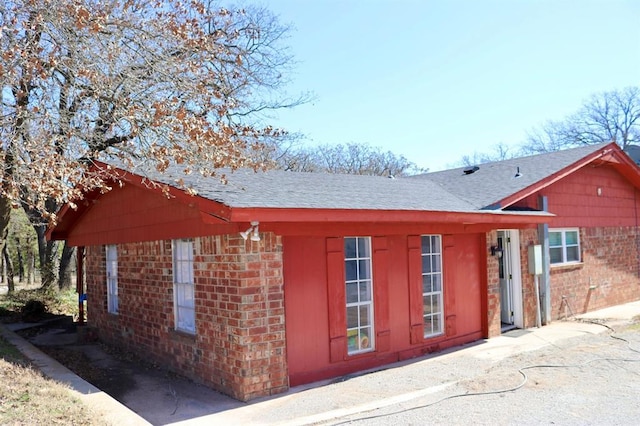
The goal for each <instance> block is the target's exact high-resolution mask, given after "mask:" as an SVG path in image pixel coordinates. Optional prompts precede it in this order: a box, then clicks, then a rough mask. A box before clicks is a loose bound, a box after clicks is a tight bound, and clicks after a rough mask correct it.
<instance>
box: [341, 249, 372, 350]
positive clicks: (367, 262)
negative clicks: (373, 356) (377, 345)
mask: <svg viewBox="0 0 640 426" xmlns="http://www.w3.org/2000/svg"><path fill="white" fill-rule="evenodd" d="M344 257H345V259H344V266H345V268H344V270H345V284H346V300H347V352H348V353H349V355H352V354H357V353H360V352H367V351H371V350H373V348H374V334H373V283H372V277H371V275H372V274H371V238H370V237H347V238H345V239H344Z"/></svg>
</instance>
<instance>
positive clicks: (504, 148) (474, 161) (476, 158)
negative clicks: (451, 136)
mask: <svg viewBox="0 0 640 426" xmlns="http://www.w3.org/2000/svg"><path fill="white" fill-rule="evenodd" d="M517 156H518V151H517V150H515V149H513V147H512V146H510V145H507V144H506V143H504V142H500V143H498V144H496V145H494V146H493V147H492V151H491V152H488V153H484V152H478V151H476V152H474V153H473V155H463V156H462V158H461V159H460V161H459V164H460V165H463V166H475V165H478V164H483V163H491V162H494V161H502V160H507V159H509V158H514V157H517Z"/></svg>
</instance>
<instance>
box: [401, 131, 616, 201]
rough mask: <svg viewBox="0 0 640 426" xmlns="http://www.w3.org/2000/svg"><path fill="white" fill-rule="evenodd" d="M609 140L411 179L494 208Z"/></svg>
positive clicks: (604, 144) (601, 146)
mask: <svg viewBox="0 0 640 426" xmlns="http://www.w3.org/2000/svg"><path fill="white" fill-rule="evenodd" d="M609 143H610V142H607V143H599V144H594V145H586V146H581V147H578V148H572V149H566V150H563V151H554V152H549V153H544V154H537V155H530V156H526V157H518V158H511V159H508V160H503V161H495V162H491V163H484V164H478V167H479V169H478V170H477V171H475V172H473V173H471V174H465V173H464V170H465V169H467V168H468V167H459V168H455V169H450V170H443V171H440V172H432V173H425V174H421V175H416V176H413V177H412V179H416V180H429V181H431V182H434V183H437V184H438V185H439V186H440V187H441V188H443V189H445V190H447V191H448V192H451V193H453V194H455V195H457V196H458V197H460V198H462V199H463V200H466V201H468V202H469V203H471V204H472V205H473V206H474V207H475V208H477V209H491V208H496V207H495V205H496V204H497V203H498V202H499V201H500V200H503V199H504V198H506V197H508V196H510V195H513V194H515V193H517V192H520V191H522V190H523V189H525V188H527V187H529V186H531V185H533V184H535V183H537V182H540V181H541V180H543V179H545V178H547V177H549V176H551V175H553V174H554V173H557V172H559V171H561V170H563V169H565V168H566V167H569V166H571V165H572V164H574V163H576V162H578V161H580V160H581V159H582V158H584V157H586V156H588V155H590V154H592V153H594V152H597V151H599V150H601V149H602V148H604V147H605V146H607V145H609ZM518 171H519V173H518ZM516 175H518V177H516Z"/></svg>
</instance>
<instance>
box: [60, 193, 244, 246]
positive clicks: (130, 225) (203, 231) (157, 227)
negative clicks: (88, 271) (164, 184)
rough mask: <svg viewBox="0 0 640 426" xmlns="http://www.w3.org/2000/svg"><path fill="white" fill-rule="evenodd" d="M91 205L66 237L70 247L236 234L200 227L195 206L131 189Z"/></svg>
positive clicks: (231, 227) (223, 228) (234, 228)
mask: <svg viewBox="0 0 640 426" xmlns="http://www.w3.org/2000/svg"><path fill="white" fill-rule="evenodd" d="M93 203H94V204H93V206H92V207H91V208H89V209H88V210H87V212H86V213H85V214H84V215H83V216H82V217H81V218H80V219H79V220H78V222H77V223H76V224H75V225H74V228H73V229H72V231H71V233H70V234H69V238H68V241H69V243H70V244H71V245H79V246H90V245H94V244H96V242H97V241H99V242H100V243H102V244H117V243H122V242H130V241H158V240H163V239H172V238H188V237H197V236H199V235H212V234H224V233H232V232H236V231H237V226H236V225H233V224H229V225H227V224H220V225H212V224H206V223H204V222H203V221H202V217H201V216H200V211H199V210H198V208H197V206H195V205H188V204H184V203H181V202H178V201H176V200H175V199H173V198H167V197H165V196H164V195H162V193H161V192H160V191H159V190H156V191H152V190H149V189H142V188H139V187H137V186H135V185H125V186H123V187H122V188H116V189H114V190H113V191H110V192H108V193H106V194H104V195H102V196H101V197H100V198H99V199H98V200H96V201H94V202H93Z"/></svg>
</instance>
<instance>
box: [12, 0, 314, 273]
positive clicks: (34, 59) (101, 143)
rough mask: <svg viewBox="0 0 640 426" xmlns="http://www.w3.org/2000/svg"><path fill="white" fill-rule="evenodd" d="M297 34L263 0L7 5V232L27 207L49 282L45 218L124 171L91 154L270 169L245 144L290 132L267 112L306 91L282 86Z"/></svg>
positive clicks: (44, 0) (201, 168)
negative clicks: (245, 3) (227, 4)
mask: <svg viewBox="0 0 640 426" xmlns="http://www.w3.org/2000/svg"><path fill="white" fill-rule="evenodd" d="M287 32H288V28H287V27H286V26H284V25H282V24H280V23H279V22H278V20H277V19H276V18H275V17H274V16H273V15H272V14H270V13H269V12H268V11H267V10H266V9H263V8H250V9H246V10H238V11H230V10H227V9H224V8H221V7H220V6H216V2H214V1H200V0H173V1H165V2H156V1H153V0H128V1H122V2H120V1H112V2H96V1H92V0H55V1H54V0H7V1H4V2H2V3H1V4H0V49H1V50H2V55H0V87H1V88H2V92H1V97H2V104H1V105H2V106H1V108H2V109H1V114H0V138H1V141H2V151H1V152H0V173H1V176H0V179H1V182H0V196H1V198H0V232H2V234H3V235H4V234H5V233H6V232H4V231H3V230H5V229H6V226H7V223H8V217H9V215H8V211H9V209H10V208H11V207H17V206H19V205H21V204H22V205H23V206H24V208H25V210H26V211H27V213H28V214H29V217H30V218H31V220H32V223H33V224H34V228H35V229H36V232H37V233H38V237H39V239H40V244H39V248H40V259H41V266H43V267H44V268H45V270H44V271H43V283H44V284H45V285H47V284H50V282H51V280H52V279H53V277H54V275H55V274H54V273H53V272H51V271H53V265H52V263H51V259H52V256H54V253H56V249H55V248H54V247H53V246H52V245H51V243H48V242H45V241H44V230H45V228H46V225H47V223H48V222H51V221H54V220H55V212H56V210H57V209H58V208H59V206H60V205H61V203H64V202H70V203H72V205H73V203H74V202H77V200H78V199H80V198H81V197H82V193H81V190H84V191H86V190H90V189H92V188H100V189H101V190H103V191H107V190H109V189H110V188H109V185H110V183H109V182H110V180H109V179H111V178H115V179H117V176H114V175H113V171H112V170H111V169H108V170H101V169H97V168H95V167H92V163H93V161H94V160H95V159H98V158H100V159H112V160H117V161H120V162H122V163H124V164H125V165H126V166H127V167H129V168H132V169H133V168H135V167H136V165H138V164H141V163H146V164H153V165H155V167H156V168H157V169H158V170H160V171H162V170H164V169H165V168H166V167H167V165H168V164H169V163H170V162H175V163H178V164H182V165H184V171H185V173H191V172H194V171H197V172H200V173H202V174H203V175H207V176H213V175H215V174H216V169H217V168H219V167H223V166H224V167H232V168H237V167H243V166H248V167H254V168H261V167H264V164H263V163H262V162H260V161H256V160H255V157H254V156H252V155H249V153H251V152H254V151H259V150H261V149H262V147H263V142H264V140H265V138H278V137H280V136H281V135H282V134H283V133H282V132H280V131H279V130H275V129H273V128H271V127H270V126H268V125H265V124H264V121H265V112H267V111H269V110H272V109H274V108H283V107H290V106H295V105H297V104H299V103H301V102H304V101H305V97H304V96H299V97H295V98H286V97H283V96H282V95H281V93H282V88H283V85H284V84H286V83H287V79H286V77H285V76H286V72H287V71H288V70H289V68H290V67H291V66H292V64H293V63H292V58H291V56H290V55H289V54H288V52H287V49H286V47H285V46H283V44H282V43H283V40H284V39H285V37H286V35H287ZM5 219H6V220H5ZM66 250H67V249H64V250H62V252H63V253H64V252H67V253H68V251H66ZM46 265H49V269H50V271H49V270H47V269H46Z"/></svg>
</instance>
